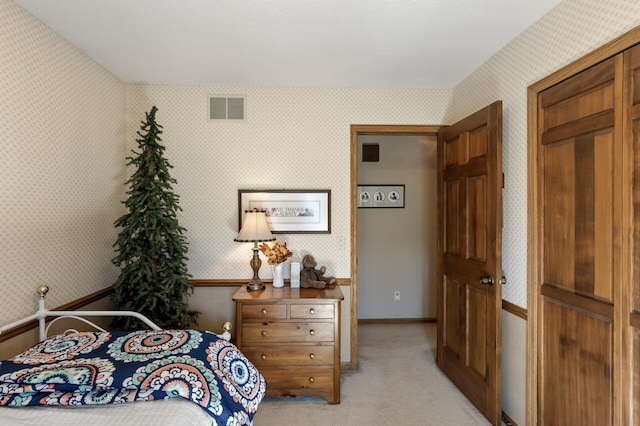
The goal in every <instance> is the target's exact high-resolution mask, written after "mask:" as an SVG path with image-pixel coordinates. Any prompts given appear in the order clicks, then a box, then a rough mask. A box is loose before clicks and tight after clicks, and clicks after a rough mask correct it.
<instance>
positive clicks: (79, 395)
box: [0, 330, 266, 426]
mask: <svg viewBox="0 0 640 426" xmlns="http://www.w3.org/2000/svg"><path fill="white" fill-rule="evenodd" d="M265 391H266V382H265V380H264V378H263V377H262V375H261V374H260V373H259V372H258V370H257V369H256V368H255V366H254V365H253V364H251V362H250V361H249V360H248V359H247V358H246V357H245V356H244V355H243V354H242V353H241V352H240V351H239V350H238V349H237V348H236V347H235V346H234V345H233V344H231V343H229V342H227V341H226V340H223V339H221V338H219V337H218V336H217V335H216V334H214V333H211V332H207V331H196V330H162V331H147V330H144V331H134V332H80V333H72V334H67V335H59V336H54V337H51V338H49V339H47V340H45V341H43V342H41V343H39V344H37V345H36V346H33V347H32V348H30V349H28V350H27V351H25V352H23V353H22V354H20V355H18V356H15V357H13V358H11V359H9V360H6V361H2V362H0V406H11V407H18V406H41V405H104V404H119V403H126V402H133V401H141V400H158V399H167V398H176V397H181V398H186V399H188V400H190V401H192V402H193V403H195V404H197V405H198V406H200V407H201V408H202V409H204V410H205V411H206V412H207V413H209V414H210V415H211V417H212V418H213V419H214V420H215V423H216V424H218V425H229V426H231V425H245V424H247V425H248V424H251V421H252V419H253V416H254V415H255V413H256V410H257V408H258V405H259V404H260V401H261V400H262V398H263V396H264V393H265Z"/></svg>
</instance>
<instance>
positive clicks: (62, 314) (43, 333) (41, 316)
mask: <svg viewBox="0 0 640 426" xmlns="http://www.w3.org/2000/svg"><path fill="white" fill-rule="evenodd" d="M48 292H49V287H48V286H46V285H41V286H39V287H38V288H37V289H36V293H37V294H38V296H39V300H38V310H37V311H36V313H35V314H33V315H29V316H28V317H25V318H22V319H21V320H18V321H15V322H12V323H11V324H7V325H5V326H2V327H0V335H1V334H2V333H4V332H6V331H7V330H10V329H12V328H15V327H19V326H21V325H23V324H25V323H27V322H29V321H33V320H36V319H37V320H38V329H39V338H40V341H43V340H45V339H46V338H47V334H48V332H49V328H50V327H51V326H52V325H53V323H55V322H56V321H58V320H60V319H63V318H73V319H76V320H79V321H82V322H84V323H86V324H88V325H90V326H92V327H94V328H95V329H97V330H100V331H106V330H104V329H103V328H102V327H100V326H98V325H97V324H94V323H93V322H91V321H89V320H87V319H86V318H83V317H122V316H127V317H135V318H137V319H139V320H140V321H142V322H143V323H144V324H146V325H147V326H148V327H149V328H150V329H152V330H155V331H159V330H162V328H160V327H159V326H158V325H156V324H155V323H154V322H153V321H151V320H150V319H149V318H147V317H146V316H144V315H142V314H140V313H138V312H133V311H50V310H48V309H46V308H45V306H44V299H45V297H46V295H47V293H48ZM48 317H56V318H55V319H53V320H51V321H49V324H48V325H47V324H46V319H47V318H48ZM222 330H223V332H222V334H219V336H220V337H221V338H223V339H225V340H227V341H228V340H230V339H231V323H230V322H228V321H227V322H225V323H224V324H223V325H222ZM68 331H75V330H68Z"/></svg>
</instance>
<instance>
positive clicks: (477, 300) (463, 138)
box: [438, 102, 502, 424]
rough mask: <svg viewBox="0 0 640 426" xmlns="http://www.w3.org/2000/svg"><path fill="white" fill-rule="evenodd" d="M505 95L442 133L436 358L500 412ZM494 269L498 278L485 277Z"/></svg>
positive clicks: (469, 392)
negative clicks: (489, 280)
mask: <svg viewBox="0 0 640 426" xmlns="http://www.w3.org/2000/svg"><path fill="white" fill-rule="evenodd" d="M501 129H502V103H501V102H496V103H494V104H492V105H490V106H488V107H486V108H484V109H483V110H481V111H478V112H477V113H475V114H473V115H471V116H469V117H467V118H466V119H463V120H461V121H460V122H458V123H456V124H454V125H452V126H449V127H446V128H444V129H442V130H441V131H440V132H439V134H438V187H439V192H438V217H439V226H438V244H439V250H438V254H439V262H438V265H439V277H440V283H439V286H438V365H439V367H440V368H441V369H442V370H443V371H444V372H445V374H446V375H447V376H448V377H449V378H450V379H451V380H452V381H453V382H454V383H455V384H456V385H457V386H458V387H459V388H460V389H461V390H462V392H463V393H464V394H465V395H466V396H467V397H468V398H469V399H470V400H471V401H472V402H473V403H474V404H475V405H476V407H478V409H479V410H480V411H481V412H482V413H483V414H484V415H485V416H486V417H487V418H488V419H489V420H490V421H491V422H492V423H493V424H500V421H501V420H500V419H501V412H502V409H501V402H500V398H501V380H502V377H501V365H500V362H501V359H500V355H501V342H500V338H501V304H502V296H501V289H500V285H499V284H497V280H498V279H500V277H501V274H502V270H501V255H502V252H501V250H502V245H501V243H502V238H501V228H502V163H501V151H502V148H501V136H502V131H501ZM486 276H492V277H493V279H494V280H495V281H496V283H495V284H493V285H489V284H482V283H481V281H480V279H481V277H486Z"/></svg>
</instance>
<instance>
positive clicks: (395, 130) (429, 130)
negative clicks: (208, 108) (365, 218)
mask: <svg viewBox="0 0 640 426" xmlns="http://www.w3.org/2000/svg"><path fill="white" fill-rule="evenodd" d="M442 127H445V126H440V125H378V124H352V125H351V200H350V204H351V286H350V296H351V309H350V313H351V315H350V327H349V329H350V331H351V335H350V343H351V348H350V349H351V351H350V361H349V365H348V368H350V369H353V370H355V369H356V368H357V367H358V205H357V203H356V199H357V194H358V136H360V135H400V136H403V135H404V136H420V135H424V136H434V137H437V136H438V130H440V129H441V128H442Z"/></svg>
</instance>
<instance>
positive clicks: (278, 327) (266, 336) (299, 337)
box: [242, 322, 334, 344]
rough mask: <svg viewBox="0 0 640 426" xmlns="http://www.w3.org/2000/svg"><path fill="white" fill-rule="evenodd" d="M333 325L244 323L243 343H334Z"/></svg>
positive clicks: (319, 323)
mask: <svg viewBox="0 0 640 426" xmlns="http://www.w3.org/2000/svg"><path fill="white" fill-rule="evenodd" d="M333 327H334V324H333V323H324V322H316V323H307V322H301V323H294V322H280V323H250V322H248V323H244V324H242V343H243V344H245V343H295V342H333V341H334V335H333Z"/></svg>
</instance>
